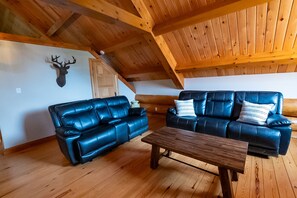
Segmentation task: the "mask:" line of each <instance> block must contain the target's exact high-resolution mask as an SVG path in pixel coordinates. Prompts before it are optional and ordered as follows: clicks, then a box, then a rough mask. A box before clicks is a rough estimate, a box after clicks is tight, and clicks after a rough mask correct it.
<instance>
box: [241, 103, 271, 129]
mask: <svg viewBox="0 0 297 198" xmlns="http://www.w3.org/2000/svg"><path fill="white" fill-rule="evenodd" d="M273 106H274V104H255V103H251V102H247V101H243V102H242V107H241V111H240V115H239V118H238V119H237V121H239V122H245V123H249V124H257V125H266V120H267V117H268V114H269V111H270V110H271V109H272V107H273Z"/></svg>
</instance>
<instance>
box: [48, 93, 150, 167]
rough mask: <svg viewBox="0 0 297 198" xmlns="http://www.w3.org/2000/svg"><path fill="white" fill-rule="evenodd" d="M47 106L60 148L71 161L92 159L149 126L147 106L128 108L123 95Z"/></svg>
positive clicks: (75, 162) (127, 102)
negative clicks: (145, 107)
mask: <svg viewBox="0 0 297 198" xmlns="http://www.w3.org/2000/svg"><path fill="white" fill-rule="evenodd" d="M48 109H49V112H50V115H51V118H52V121H53V123H54V126H55V128H56V137H57V140H58V143H59V146H60V149H61V151H62V153H63V154H64V155H65V157H66V158H67V159H68V160H69V161H70V162H71V163H72V164H73V165H75V164H77V163H85V162H87V161H91V160H92V159H93V158H95V157H97V156H98V155H100V154H101V153H103V152H106V151H108V150H111V149H112V148H114V147H116V146H118V145H120V144H122V143H124V142H127V141H129V140H130V139H132V138H134V137H136V136H138V135H140V134H142V133H143V132H145V131H147V130H148V118H147V115H146V110H145V109H143V108H130V105H129V101H128V100H127V98H126V97H125V96H115V97H110V98H104V99H100V98H96V99H91V100H82V101H76V102H70V103H63V104H56V105H52V106H49V108H48Z"/></svg>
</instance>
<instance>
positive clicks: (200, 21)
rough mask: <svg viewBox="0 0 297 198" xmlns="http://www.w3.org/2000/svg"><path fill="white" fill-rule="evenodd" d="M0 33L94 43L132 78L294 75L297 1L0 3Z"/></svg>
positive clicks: (45, 0) (12, 0)
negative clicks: (287, 73)
mask: <svg viewBox="0 0 297 198" xmlns="http://www.w3.org/2000/svg"><path fill="white" fill-rule="evenodd" d="M0 31H1V32H3V33H9V34H17V35H25V36H28V37H33V38H38V39H45V40H51V41H59V42H64V43H71V44H75V45H78V46H84V47H91V48H92V49H93V50H95V51H96V52H97V53H100V50H101V51H104V52H105V54H104V55H102V56H101V58H103V59H104V60H105V61H106V62H107V63H108V64H109V65H110V66H112V67H113V68H114V69H115V70H116V71H117V72H118V73H119V74H121V75H122V76H123V77H124V78H125V79H126V80H128V81H139V80H157V79H168V78H170V79H172V80H173V82H174V83H175V85H176V86H177V87H179V88H182V87H183V78H184V77H187V78H192V77H207V76H225V75H245V74H264V73H283V72H296V71H297V67H296V63H297V41H296V33H297V0H271V1H264V0H225V1H223V0H193V1H185V0H174V1H169V0H105V1H104V0H85V1H82V0H65V1H63V0H26V1H23V0H0Z"/></svg>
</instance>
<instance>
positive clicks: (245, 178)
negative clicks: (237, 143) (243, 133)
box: [0, 118, 297, 198]
mask: <svg viewBox="0 0 297 198" xmlns="http://www.w3.org/2000/svg"><path fill="white" fill-rule="evenodd" d="M157 119H159V118H156V120H154V119H150V125H151V128H155V127H156V126H158V123H159V125H161V124H160V122H158V121H157ZM161 123H164V121H162V122H161ZM148 133H149V132H147V133H145V134H144V135H146V134H148ZM144 135H143V136H144ZM143 136H140V137H137V138H135V139H133V140H131V141H130V142H128V143H125V144H123V145H121V146H119V147H118V148H116V149H114V150H113V151H112V152H110V153H108V154H105V155H104V156H101V157H98V158H96V159H94V160H93V161H92V162H89V163H86V164H81V165H77V166H71V165H70V164H69V162H68V161H67V160H66V159H65V158H64V157H63V155H62V153H61V152H60V150H59V147H58V145H57V142H56V141H55V140H54V141H50V142H47V143H44V144H42V145H38V146H35V147H32V148H30V149H27V150H24V151H21V152H18V153H12V154H9V155H6V156H2V157H0V197H22V198H23V197H34V198H35V197H58V198H61V197H63V198H64V197H217V196H222V192H221V189H220V181H219V178H218V177H217V176H214V175H212V174H209V173H207V172H203V171H201V170H198V169H195V168H193V167H190V166H187V165H184V164H182V163H179V162H176V161H173V160H170V159H167V158H162V159H161V160H160V161H159V167H158V168H157V169H155V170H151V169H150V149H151V146H150V145H149V144H146V143H143V142H141V141H140V139H141V138H142V137H143ZM172 156H173V157H175V158H177V159H179V160H183V161H186V162H188V163H191V164H193V165H195V166H199V167H202V168H204V169H207V170H209V171H212V172H218V170H217V168H216V167H215V166H212V165H209V164H206V163H203V162H200V161H197V160H193V159H190V158H187V157H184V156H182V155H178V154H175V153H173V154H172ZM233 187H234V191H235V194H236V197H238V198H244V197H266V198H272V197H284V198H290V197H297V139H294V138H292V141H291V144H290V149H289V152H288V153H287V155H286V156H279V157H278V158H275V157H270V158H269V159H265V158H259V157H254V156H250V155H249V156H248V157H247V161H246V166H245V173H244V174H243V175H242V174H239V180H238V182H235V183H233Z"/></svg>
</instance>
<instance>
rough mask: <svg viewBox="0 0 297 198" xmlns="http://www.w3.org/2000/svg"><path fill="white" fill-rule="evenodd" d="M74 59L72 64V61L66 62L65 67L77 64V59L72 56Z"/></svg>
mask: <svg viewBox="0 0 297 198" xmlns="http://www.w3.org/2000/svg"><path fill="white" fill-rule="evenodd" d="M72 58H73V61H72V62H70V60H68V61H67V62H64V67H66V65H71V64H74V63H76V59H75V58H74V57H73V56H72Z"/></svg>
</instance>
